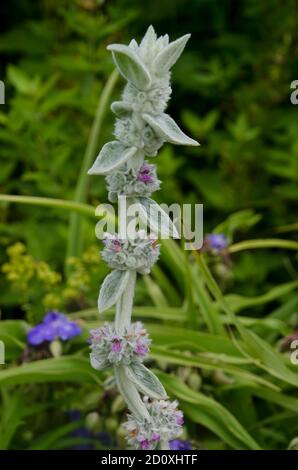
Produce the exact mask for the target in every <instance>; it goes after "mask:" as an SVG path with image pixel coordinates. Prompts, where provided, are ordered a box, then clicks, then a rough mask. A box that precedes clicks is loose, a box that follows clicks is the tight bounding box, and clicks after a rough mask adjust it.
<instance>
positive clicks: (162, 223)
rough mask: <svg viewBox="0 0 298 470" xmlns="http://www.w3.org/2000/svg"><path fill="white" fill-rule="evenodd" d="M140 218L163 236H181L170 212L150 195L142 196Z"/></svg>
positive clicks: (140, 199)
mask: <svg viewBox="0 0 298 470" xmlns="http://www.w3.org/2000/svg"><path fill="white" fill-rule="evenodd" d="M138 201H139V204H140V209H141V210H140V214H139V215H140V218H141V220H142V221H143V222H144V223H146V224H148V225H149V227H150V228H151V229H152V230H153V231H154V232H155V233H157V234H160V235H161V237H162V238H163V237H164V238H168V237H174V238H179V234H178V232H177V229H176V227H175V225H174V224H173V222H172V221H171V219H170V217H169V216H168V214H167V213H166V212H165V211H164V210H163V209H162V208H161V207H160V206H159V205H158V204H157V202H155V201H154V200H153V199H150V198H149V197H140V198H139V199H138Z"/></svg>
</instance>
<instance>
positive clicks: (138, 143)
mask: <svg viewBox="0 0 298 470" xmlns="http://www.w3.org/2000/svg"><path fill="white" fill-rule="evenodd" d="M189 37H190V35H189V34H186V35H185V36H183V37H181V38H179V39H177V40H176V41H173V42H169V37H168V35H167V34H166V35H165V36H160V37H157V35H156V33H155V31H154V28H153V26H149V28H148V29H147V31H146V34H145V36H144V37H143V39H142V41H141V43H140V45H138V43H137V42H136V41H135V40H134V39H133V40H132V41H131V42H130V43H129V45H128V46H124V45H121V44H112V45H110V46H108V50H109V51H111V53H112V56H113V60H114V62H115V64H116V67H117V68H118V70H119V72H120V73H121V75H122V76H123V77H124V78H125V79H126V80H127V84H126V86H125V88H124V91H123V94H122V97H121V101H116V102H114V103H113V104H112V106H111V109H112V111H113V113H114V114H115V115H116V117H117V119H116V124H115V129H114V135H115V138H116V140H115V141H113V142H109V143H108V144H106V145H105V146H104V147H103V149H102V150H101V152H100V154H99V156H98V157H97V159H96V161H95V163H94V165H93V166H92V168H91V169H90V170H89V174H104V175H106V183H107V187H108V197H109V200H110V201H111V202H117V201H118V202H119V200H120V198H122V197H123V196H125V197H126V199H127V201H126V203H127V207H129V205H130V204H131V203H136V204H137V205H138V207H139V209H140V210H139V221H141V222H143V223H145V224H146V225H147V226H149V227H150V229H151V230H153V231H154V232H155V233H159V234H161V236H169V235H170V236H174V237H176V236H178V233H177V230H176V228H175V226H174V224H173V223H172V222H171V220H170V219H169V217H168V215H167V214H166V213H165V212H164V211H163V210H162V208H161V207H160V206H159V205H158V204H157V203H156V202H155V201H154V200H152V199H151V198H150V196H151V194H152V193H153V192H154V191H156V190H158V189H159V187H160V181H159V180H158V178H157V175H156V166H155V165H152V164H150V163H149V161H148V160H147V159H146V157H153V156H156V155H157V152H158V150H159V149H160V147H161V146H162V145H163V144H164V142H166V141H168V142H171V143H174V144H182V145H198V143H197V142H196V141H195V140H193V139H191V138H190V137H188V136H187V135H185V134H184V133H183V132H182V131H181V129H180V128H179V127H178V125H177V124H176V123H175V121H174V120H173V119H172V118H171V117H170V116H169V115H167V114H165V110H166V107H167V103H168V101H169V99H170V96H171V92H172V90H171V86H170V68H171V67H172V66H173V65H174V64H175V62H176V61H177V60H178V58H179V56H180V55H181V53H182V51H183V49H184V47H185V45H186V43H187V41H188V39H189ZM159 220H160V221H161V223H159ZM125 224H126V221H125V219H124V218H123V220H122V217H120V218H119V233H120V234H121V236H122V237H123V235H122V234H123V233H126V228H127V227H126V226H125ZM103 242H104V248H103V250H102V252H101V257H102V259H103V260H104V261H106V263H107V264H108V266H109V267H110V268H111V269H112V270H113V271H112V273H111V274H109V275H108V276H107V277H106V279H105V280H104V282H103V284H102V287H101V290H100V294H99V302H98V307H99V310H100V311H102V310H105V309H107V308H109V307H111V306H112V305H114V304H115V303H116V314H115V321H114V323H112V324H109V323H105V324H104V326H103V327H102V328H99V329H97V330H93V331H91V338H90V344H91V354H90V360H91V365H92V367H94V368H95V369H97V370H101V369H104V368H106V367H109V366H111V367H113V368H114V375H115V381H116V384H117V387H118V390H119V392H120V393H121V395H122V396H123V398H124V400H125V401H126V404H127V406H128V408H129V410H130V411H131V413H132V414H130V415H129V416H128V421H127V423H125V425H124V427H125V429H126V431H127V440H128V443H129V445H130V446H132V447H135V448H137V449H143V450H150V449H157V448H158V449H168V448H169V444H168V441H169V440H173V439H176V438H177V437H178V436H179V435H180V434H181V432H182V425H183V414H182V412H181V411H179V410H178V409H177V402H169V401H167V400H166V398H167V396H166V391H165V390H164V388H163V386H162V384H161V383H160V381H159V380H158V378H157V377H156V376H155V375H154V374H153V373H152V372H151V371H149V370H148V369H147V368H146V367H145V365H144V364H143V360H144V359H145V358H146V356H147V354H148V352H149V344H150V340H149V338H148V335H147V332H146V330H144V328H143V325H142V324H141V323H140V322H137V323H131V315H132V304H133V295H134V288H135V279H136V273H140V274H148V273H149V272H150V270H151V268H152V266H153V264H154V263H155V262H156V261H157V259H158V257H159V245H158V243H157V239H156V237H155V236H154V237H153V238H151V239H148V238H146V237H145V238H144V237H143V235H142V234H141V232H140V231H139V232H138V233H137V234H135V237H132V238H129V239H121V238H120V237H119V236H118V235H117V234H114V235H111V234H109V235H108V236H107V238H106V239H104V240H103Z"/></svg>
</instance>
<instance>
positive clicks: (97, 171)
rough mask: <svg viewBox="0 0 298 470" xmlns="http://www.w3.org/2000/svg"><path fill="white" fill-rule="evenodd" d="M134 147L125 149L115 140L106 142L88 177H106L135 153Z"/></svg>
mask: <svg viewBox="0 0 298 470" xmlns="http://www.w3.org/2000/svg"><path fill="white" fill-rule="evenodd" d="M137 150H138V149H137V148H136V147H125V145H123V144H121V142H118V141H116V140H113V142H108V143H107V144H105V145H104V146H103V148H102V149H101V151H100V153H99V155H98V157H97V158H96V160H95V162H94V163H93V165H92V167H91V168H90V170H88V175H106V174H108V173H110V172H111V171H113V170H115V169H116V168H118V167H119V166H121V165H123V163H125V162H127V160H129V159H130V158H131V157H133V156H134V155H135V153H136V152H137Z"/></svg>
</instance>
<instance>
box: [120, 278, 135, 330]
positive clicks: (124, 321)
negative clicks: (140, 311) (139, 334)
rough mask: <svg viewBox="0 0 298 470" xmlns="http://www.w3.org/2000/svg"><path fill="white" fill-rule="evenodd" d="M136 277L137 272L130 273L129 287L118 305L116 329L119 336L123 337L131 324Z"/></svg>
mask: <svg viewBox="0 0 298 470" xmlns="http://www.w3.org/2000/svg"><path fill="white" fill-rule="evenodd" d="M136 277H137V275H136V272H135V271H130V273H129V281H128V283H127V287H126V289H125V291H124V292H123V294H122V295H121V297H120V299H119V300H118V302H117V304H116V316H115V329H116V332H117V334H118V335H123V334H124V331H125V329H127V328H128V327H129V325H130V322H131V314H132V306H133V296H134V290H135V283H136Z"/></svg>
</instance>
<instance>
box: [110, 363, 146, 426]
mask: <svg viewBox="0 0 298 470" xmlns="http://www.w3.org/2000/svg"><path fill="white" fill-rule="evenodd" d="M114 371H115V380H116V384H117V387H118V390H119V392H120V393H121V395H122V396H123V398H124V400H125V401H126V403H127V406H128V408H129V409H130V411H131V412H132V413H133V414H134V415H136V416H137V417H138V418H140V419H142V420H143V419H145V420H146V421H150V415H149V412H148V410H147V408H146V406H145V405H144V403H143V401H142V400H141V397H140V395H139V393H138V391H137V388H136V386H135V385H134V383H132V381H131V380H130V379H129V377H128V376H127V371H126V368H125V366H118V367H115V369H114Z"/></svg>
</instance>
